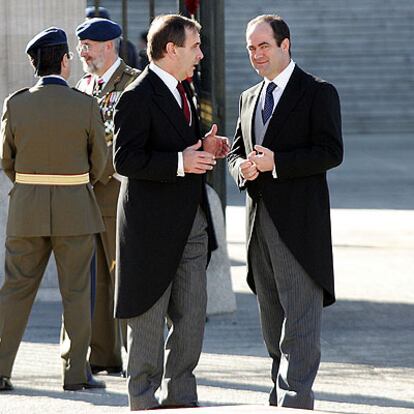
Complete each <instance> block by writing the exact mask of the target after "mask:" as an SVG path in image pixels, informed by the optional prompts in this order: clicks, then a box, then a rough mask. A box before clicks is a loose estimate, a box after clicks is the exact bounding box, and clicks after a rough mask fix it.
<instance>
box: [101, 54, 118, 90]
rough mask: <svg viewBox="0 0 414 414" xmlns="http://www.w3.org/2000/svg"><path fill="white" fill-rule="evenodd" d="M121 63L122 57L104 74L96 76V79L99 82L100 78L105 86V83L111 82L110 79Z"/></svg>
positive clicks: (103, 86)
mask: <svg viewBox="0 0 414 414" xmlns="http://www.w3.org/2000/svg"><path fill="white" fill-rule="evenodd" d="M120 64H121V58H118V59H117V60H116V61H115V62H114V63H113V64H112V66H111V67H110V68H109V69H108V70H107V71H106V72H105V73H104V74H103V75H102V76H95V81H96V82H98V81H99V80H101V81H103V83H102V88H101V90H102V89H103V88H105V85H106V84H107V83H108V82H109V79H111V77H112V75H113V74H114V73H115V71H116V70H117V69H118V67H119V65H120Z"/></svg>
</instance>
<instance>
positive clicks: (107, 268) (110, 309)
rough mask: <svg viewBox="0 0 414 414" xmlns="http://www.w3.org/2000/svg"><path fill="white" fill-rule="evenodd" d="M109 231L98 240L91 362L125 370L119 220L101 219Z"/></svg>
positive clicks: (110, 217) (124, 327) (113, 218)
mask: <svg viewBox="0 0 414 414" xmlns="http://www.w3.org/2000/svg"><path fill="white" fill-rule="evenodd" d="M102 219H103V221H104V224H105V229H106V231H104V232H102V233H99V235H98V237H97V241H96V290H95V307H94V311H93V316H92V338H91V353H90V356H89V363H90V364H91V365H95V366H98V367H122V353H121V348H122V346H124V347H125V348H126V326H127V325H126V321H125V320H119V319H115V318H114V294H115V250H116V244H115V239H116V217H113V216H103V217H102Z"/></svg>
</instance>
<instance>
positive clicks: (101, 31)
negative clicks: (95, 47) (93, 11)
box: [76, 17, 122, 42]
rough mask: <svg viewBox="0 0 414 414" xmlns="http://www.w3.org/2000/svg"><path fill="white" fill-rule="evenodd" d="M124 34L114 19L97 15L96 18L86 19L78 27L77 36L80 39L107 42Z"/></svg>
mask: <svg viewBox="0 0 414 414" xmlns="http://www.w3.org/2000/svg"><path fill="white" fill-rule="evenodd" d="M121 34H122V29H121V26H120V25H119V24H118V23H115V22H113V21H112V20H108V19H102V18H100V17H95V18H94V19H90V20H85V21H84V22H83V23H81V24H80V25H79V26H78V27H77V28H76V36H78V38H79V40H86V39H89V40H95V41H97V42H105V41H107V40H112V39H116V38H117V37H120V36H121Z"/></svg>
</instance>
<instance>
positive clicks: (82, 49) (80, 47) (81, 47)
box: [76, 43, 90, 54]
mask: <svg viewBox="0 0 414 414" xmlns="http://www.w3.org/2000/svg"><path fill="white" fill-rule="evenodd" d="M89 49H90V46H89V45H88V44H86V43H83V44H81V45H78V46H76V51H77V52H78V53H79V54H81V53H88V52H89Z"/></svg>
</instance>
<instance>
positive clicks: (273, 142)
mask: <svg viewBox="0 0 414 414" xmlns="http://www.w3.org/2000/svg"><path fill="white" fill-rule="evenodd" d="M262 87H263V82H261V83H260V84H258V85H256V86H253V87H252V88H250V89H248V90H246V91H245V92H243V93H242V95H241V97H240V112H239V120H238V124H237V129H236V134H235V137H234V142H233V145H232V150H231V152H230V154H229V157H228V159H229V168H230V173H231V174H232V176H233V177H234V179H235V180H236V182H237V184H238V186H239V188H240V189H245V188H247V194H248V195H247V245H248V246H249V243H250V238H251V235H252V231H253V226H254V219H255V213H256V205H257V201H258V200H260V199H261V200H263V202H264V204H265V206H266V208H267V210H268V211H269V214H270V217H271V218H272V221H273V223H274V224H275V226H276V228H277V230H278V232H279V234H280V236H281V238H282V240H283V241H284V243H285V244H286V245H287V247H288V248H289V249H290V251H291V252H292V253H293V255H294V256H295V258H296V259H297V260H298V262H299V263H300V264H301V265H302V266H303V268H304V269H305V270H306V272H307V273H308V274H309V275H310V277H312V279H314V280H315V281H316V282H317V283H318V284H319V285H320V286H321V287H322V288H323V289H324V305H325V306H327V305H329V304H331V303H333V302H334V301H335V293H334V279H333V264H332V243H331V225H330V206H329V193H328V186H327V182H326V171H327V170H329V169H330V168H333V167H335V166H337V165H339V164H340V163H341V162H342V157H343V144H342V133H341V115H340V105H339V97H338V94H337V92H336V90H335V88H334V87H333V86H332V85H330V84H329V83H327V82H324V81H321V80H319V79H316V78H314V77H313V76H311V75H309V74H307V73H305V72H304V71H302V70H301V69H300V68H299V67H298V66H296V67H295V69H294V71H293V73H292V75H291V77H290V80H289V82H288V84H287V86H286V88H285V90H284V92H283V94H282V96H281V98H280V101H279V103H278V105H277V107H276V109H275V111H274V113H273V115H272V118H271V119H270V121H269V125H268V128H267V131H266V134H265V136H264V139H263V144H262V145H263V146H264V147H267V148H269V149H270V150H272V151H273V152H274V153H275V165H276V172H277V177H278V178H276V179H275V178H273V177H272V174H271V172H266V173H260V174H259V177H258V178H257V179H256V180H254V181H250V182H247V183H246V182H245V181H244V180H243V179H242V177H241V176H239V171H238V167H237V160H238V158H246V156H247V154H249V153H250V152H251V151H253V146H254V144H255V140H254V115H255V111H256V106H257V104H258V100H259V96H260V92H261V90H262ZM249 254H250V252H249V248H248V264H249ZM247 279H248V283H249V285H250V287H251V288H252V290H253V291H254V290H255V288H254V275H253V274H252V271H251V269H250V268H249V266H248V274H247Z"/></svg>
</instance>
